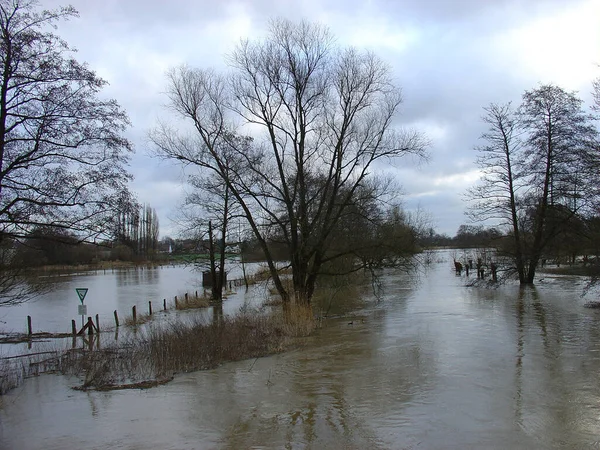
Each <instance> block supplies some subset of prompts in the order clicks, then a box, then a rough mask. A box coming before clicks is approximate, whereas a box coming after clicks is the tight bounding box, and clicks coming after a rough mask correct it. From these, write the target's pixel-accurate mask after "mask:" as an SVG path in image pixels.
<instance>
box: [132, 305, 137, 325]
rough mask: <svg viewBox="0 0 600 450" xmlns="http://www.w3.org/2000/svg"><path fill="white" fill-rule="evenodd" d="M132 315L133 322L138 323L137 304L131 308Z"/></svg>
mask: <svg viewBox="0 0 600 450" xmlns="http://www.w3.org/2000/svg"><path fill="white" fill-rule="evenodd" d="M131 315H132V316H133V324H134V325H137V314H136V311H135V305H133V308H131Z"/></svg>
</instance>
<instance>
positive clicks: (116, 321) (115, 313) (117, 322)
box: [113, 309, 119, 328]
mask: <svg viewBox="0 0 600 450" xmlns="http://www.w3.org/2000/svg"><path fill="white" fill-rule="evenodd" d="M113 314H114V315H115V324H116V325H117V328H119V315H118V314H117V310H116V309H115V311H114V313H113Z"/></svg>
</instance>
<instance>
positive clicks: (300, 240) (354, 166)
mask: <svg viewBox="0 0 600 450" xmlns="http://www.w3.org/2000/svg"><path fill="white" fill-rule="evenodd" d="M229 62H230V64H231V66H232V68H233V73H232V74H231V76H230V77H229V78H226V77H222V76H219V75H217V74H216V73H215V72H213V71H211V70H202V69H191V68H189V67H180V68H179V69H176V70H173V71H171V72H170V73H169V86H168V95H169V99H170V105H171V107H172V108H173V109H174V110H175V111H176V112H177V113H178V114H179V115H180V116H182V117H184V118H186V119H188V120H189V121H190V123H191V124H192V125H193V127H194V131H195V133H194V134H187V135H186V134H183V133H180V132H178V131H176V130H174V129H172V128H170V127H168V126H167V125H164V124H163V125H160V126H159V127H158V129H156V130H154V132H153V133H152V139H153V141H154V142H155V144H156V145H157V147H158V149H159V153H160V154H161V155H163V156H165V157H167V158H173V159H176V160H179V161H181V162H183V163H186V164H190V165H194V166H198V167H201V168H203V169H207V170H209V171H212V172H213V173H216V174H217V175H218V176H220V177H221V179H222V180H223V181H224V182H225V184H226V185H227V187H228V188H229V191H230V192H231V194H232V195H233V197H235V199H236V201H237V202H238V203H239V205H240V207H241V208H242V210H243V214H244V216H245V218H246V220H247V221H248V223H249V225H250V227H251V229H252V230H253V232H254V235H255V237H256V239H257V241H258V242H259V244H260V246H261V248H262V250H263V252H264V254H265V257H266V260H267V263H268V265H269V268H270V271H271V275H272V277H273V281H274V284H275V286H276V288H277V291H278V292H279V294H280V296H281V298H282V300H283V302H284V304H286V305H287V304H289V303H290V302H291V301H292V300H293V299H295V301H296V302H297V303H300V304H304V305H310V301H311V298H312V296H313V293H314V289H315V285H316V282H317V278H318V277H319V274H320V273H321V269H322V266H323V264H324V262H325V261H327V260H328V258H330V254H331V252H330V249H331V248H330V238H331V237H332V233H333V232H334V231H335V230H336V227H338V225H339V223H340V221H341V220H342V219H343V217H344V215H345V214H346V213H347V211H348V209H349V208H350V206H351V205H352V204H353V200H354V199H355V198H356V195H357V194H358V192H359V190H360V189H361V188H362V187H363V186H365V185H366V183H367V182H368V180H369V179H370V178H371V176H372V174H371V172H372V170H373V166H374V164H375V163H376V162H378V161H390V160H394V159H395V158H397V157H401V156H406V155H410V154H412V155H417V156H418V157H421V156H423V154H424V151H425V146H426V145H425V142H424V139H423V138H422V136H421V135H420V134H418V133H416V132H412V131H404V130H399V129H397V127H395V126H394V124H393V122H394V120H395V117H396V113H397V112H398V109H399V108H400V105H401V102H402V97H401V94H400V90H399V89H398V88H397V87H396V86H395V85H394V83H393V82H392V79H391V76H390V70H389V68H388V67H387V66H386V65H385V64H384V63H382V62H381V60H379V59H378V58H377V57H376V56H375V55H373V54H372V53H368V52H359V51H357V50H355V49H352V48H347V49H339V48H336V46H334V44H333V38H332V37H331V35H330V34H329V32H328V31H327V29H325V28H324V27H321V26H318V25H312V24H309V23H306V22H302V23H300V24H294V23H291V22H288V21H285V20H279V21H275V22H273V23H272V25H271V29H270V33H269V35H268V36H267V37H266V38H265V39H264V40H262V41H257V42H251V41H243V42H242V43H241V44H240V45H239V46H238V48H237V49H236V50H235V52H234V53H233V54H232V55H231V56H230V58H229ZM244 126H245V128H242V127H244ZM243 130H249V131H252V133H253V135H254V136H255V137H256V139H251V138H248V137H244V136H242V131H243ZM226 167H227V170H226ZM273 236H276V237H277V238H278V239H281V241H282V242H283V243H284V245H285V246H286V248H287V251H288V253H289V258H290V266H291V272H292V283H291V284H292V286H291V287H287V286H286V285H285V284H284V283H283V281H282V279H281V278H280V276H279V274H278V272H277V269H276V265H275V257H274V255H273V254H272V251H271V248H270V247H269V240H270V238H271V237H273ZM360 239H361V237H360V236H357V237H355V238H354V240H355V241H356V242H360Z"/></svg>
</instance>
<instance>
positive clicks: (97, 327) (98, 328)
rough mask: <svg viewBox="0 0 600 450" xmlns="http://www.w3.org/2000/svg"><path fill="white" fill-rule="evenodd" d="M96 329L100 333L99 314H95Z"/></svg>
mask: <svg viewBox="0 0 600 450" xmlns="http://www.w3.org/2000/svg"><path fill="white" fill-rule="evenodd" d="M96 331H97V332H98V333H100V316H99V315H98V314H96Z"/></svg>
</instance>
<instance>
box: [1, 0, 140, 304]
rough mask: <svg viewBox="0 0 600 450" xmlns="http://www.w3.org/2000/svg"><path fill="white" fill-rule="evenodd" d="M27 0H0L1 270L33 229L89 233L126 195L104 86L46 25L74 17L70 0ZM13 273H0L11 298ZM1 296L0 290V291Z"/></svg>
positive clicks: (119, 115) (115, 112)
mask: <svg viewBox="0 0 600 450" xmlns="http://www.w3.org/2000/svg"><path fill="white" fill-rule="evenodd" d="M37 7H38V2H37V1H35V0H0V72H1V75H0V241H1V242H0V243H1V244H2V246H3V248H5V250H3V252H2V254H3V258H2V263H3V274H4V273H8V271H9V270H12V269H11V267H9V266H10V264H11V257H10V255H11V250H10V247H11V245H12V243H13V242H14V241H15V240H18V239H21V238H23V237H26V236H27V235H28V234H29V233H30V232H31V231H32V230H33V229H35V228H36V227H41V226H44V227H46V226H50V227H53V228H54V229H57V230H68V231H70V232H72V233H73V234H74V235H75V236H77V237H78V238H79V239H80V240H94V239H96V238H97V237H99V236H102V235H105V234H106V231H107V230H113V229H114V228H115V227H114V226H113V225H112V224H109V222H112V221H113V219H114V218H115V217H116V216H117V215H116V214H115V211H116V209H118V208H119V207H121V206H123V205H125V204H128V203H130V194H129V192H128V190H127V182H128V180H129V179H130V175H129V174H128V173H127V172H126V170H125V165H126V163H127V160H128V153H129V152H130V150H131V145H130V143H129V142H128V141H127V139H125V138H124V137H123V135H122V133H123V131H124V130H125V129H126V127H127V126H128V125H129V121H128V118H127V116H126V114H125V112H124V111H123V110H122V109H121V108H120V107H119V105H118V104H117V103H116V102H115V101H114V100H104V99H101V98H100V97H99V93H100V91H101V89H102V88H103V87H104V86H105V85H106V81H104V80H102V79H101V78H99V77H98V76H96V74H95V73H94V72H93V71H92V70H90V69H89V68H88V67H87V66H86V65H85V64H82V63H79V62H78V61H77V60H75V59H74V58H73V49H71V48H70V47H69V45H68V44H67V43H66V42H64V41H63V40H62V39H60V38H59V37H58V36H57V35H56V34H54V33H53V32H52V28H53V27H56V24H57V23H58V22H60V21H61V20H67V19H69V18H72V17H75V16H77V12H76V11H75V10H74V9H73V8H72V7H64V8H60V9H57V10H50V11H49V10H38V8H37ZM13 275H14V274H12V275H10V276H7V277H4V276H3V278H2V280H0V296H4V297H3V298H5V299H7V300H6V301H12V300H11V298H12V299H13V300H14V299H16V298H17V297H18V298H20V299H23V298H26V297H27V295H25V294H27V292H26V291H27V290H26V289H25V291H19V292H24V294H23V295H17V297H15V296H14V295H13V296H12V297H11V296H10V292H15V291H14V288H15V284H16V280H17V279H18V278H19V277H16V276H13ZM7 296H8V297H7Z"/></svg>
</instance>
